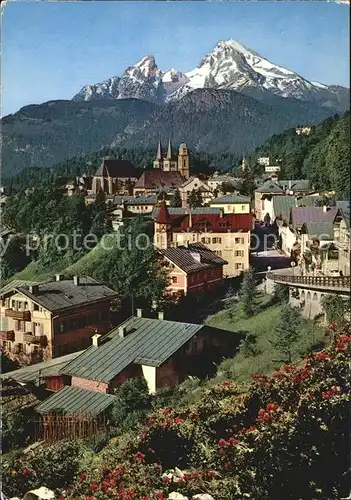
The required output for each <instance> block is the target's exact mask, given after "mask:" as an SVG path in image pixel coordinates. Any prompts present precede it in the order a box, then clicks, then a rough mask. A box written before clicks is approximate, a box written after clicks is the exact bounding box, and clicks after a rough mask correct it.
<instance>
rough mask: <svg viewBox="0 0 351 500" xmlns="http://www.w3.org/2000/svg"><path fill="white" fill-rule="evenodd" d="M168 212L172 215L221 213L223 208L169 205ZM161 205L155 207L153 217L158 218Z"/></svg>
mask: <svg viewBox="0 0 351 500" xmlns="http://www.w3.org/2000/svg"><path fill="white" fill-rule="evenodd" d="M167 209H168V212H169V214H170V215H171V216H176V215H189V214H190V213H191V214H192V215H199V214H220V213H222V209H221V208H220V207H195V208H191V209H190V208H185V207H167ZM159 210H160V209H159V207H155V208H154V209H153V211H152V215H151V216H152V218H153V219H156V217H157V215H158V212H159Z"/></svg>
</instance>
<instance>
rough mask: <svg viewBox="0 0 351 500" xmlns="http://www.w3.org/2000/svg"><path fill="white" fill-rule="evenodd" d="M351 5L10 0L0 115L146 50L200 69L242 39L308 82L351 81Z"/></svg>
mask: <svg viewBox="0 0 351 500" xmlns="http://www.w3.org/2000/svg"><path fill="white" fill-rule="evenodd" d="M348 16H349V6H348V5H341V4H334V3H326V2H324V1H320V2H318V1H317V2H311V1H309V2H297V1H290V2H278V1H276V2H267V1H265V2H211V1H210V2H201V1H192V2H190V1H188V2H184V1H183V2H162V1H154V2H146V1H142V2H138V1H136V2H121V1H120V2H104V1H94V2H89V1H85V2H84V1H76V2H66V1H64V2H63V1H62V2H47V1H43V2H41V1H37V2H17V1H13V2H8V3H7V4H6V6H5V7H4V8H3V9H2V68H1V69H2V110H1V114H2V116H4V115H7V114H9V113H14V112H16V111H17V110H18V109H19V108H21V107H22V106H25V105H28V104H37V103H41V102H45V101H48V100H53V99H70V98H72V97H73V95H74V94H76V93H77V92H78V91H79V90H80V89H81V87H82V86H83V85H86V84H93V83H97V82H101V81H103V80H105V79H107V78H110V77H112V76H119V75H121V74H122V73H123V71H124V70H125V69H126V68H127V67H128V66H131V65H133V64H135V63H136V62H137V61H138V60H140V59H141V58H142V57H143V56H145V55H154V56H155V58H156V64H157V65H158V67H159V68H160V69H161V70H163V71H166V70H168V69H170V68H171V67H173V68H175V69H178V70H181V71H183V72H186V71H190V70H191V69H193V68H194V67H195V66H197V65H198V64H199V63H200V61H201V59H202V58H203V57H204V56H205V55H206V54H207V53H209V52H210V51H211V50H212V49H213V48H214V46H215V45H216V43H217V42H218V41H219V40H227V39H229V38H232V39H234V40H238V41H240V42H241V43H242V44H244V45H246V46H247V47H248V48H251V49H253V50H255V51H256V52H258V53H259V54H261V55H263V56H264V57H266V58H267V59H268V60H270V61H271V62H273V63H277V64H280V65H281V66H285V67H287V68H289V69H291V70H293V71H296V72H297V73H299V74H300V75H302V76H304V77H305V78H307V79H308V80H312V81H320V82H322V83H326V84H338V85H344V86H349V63H348V49H349V31H348V25H349V19H348Z"/></svg>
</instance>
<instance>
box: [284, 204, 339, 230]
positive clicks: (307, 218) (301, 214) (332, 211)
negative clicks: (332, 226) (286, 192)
mask: <svg viewBox="0 0 351 500" xmlns="http://www.w3.org/2000/svg"><path fill="white" fill-rule="evenodd" d="M338 212H339V209H338V208H337V207H331V208H328V209H327V211H325V210H324V207H295V208H292V209H291V211H290V221H289V222H290V224H291V225H292V227H293V228H294V229H299V228H301V227H302V225H303V224H304V223H307V222H314V223H320V222H322V223H323V222H329V221H331V222H334V220H335V217H336V216H337V214H338Z"/></svg>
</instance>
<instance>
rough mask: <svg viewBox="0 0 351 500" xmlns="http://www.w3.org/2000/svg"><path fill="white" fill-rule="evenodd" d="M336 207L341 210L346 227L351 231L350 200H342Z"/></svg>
mask: <svg viewBox="0 0 351 500" xmlns="http://www.w3.org/2000/svg"><path fill="white" fill-rule="evenodd" d="M336 206H337V207H338V208H339V210H340V215H341V216H342V218H343V219H344V221H345V223H346V226H347V227H348V229H350V202H349V200H341V201H337V202H336Z"/></svg>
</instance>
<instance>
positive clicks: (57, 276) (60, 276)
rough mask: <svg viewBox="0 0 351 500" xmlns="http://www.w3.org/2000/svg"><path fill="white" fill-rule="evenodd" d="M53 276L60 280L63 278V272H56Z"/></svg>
mask: <svg viewBox="0 0 351 500" xmlns="http://www.w3.org/2000/svg"><path fill="white" fill-rule="evenodd" d="M55 278H56V281H62V280H63V274H56V276H55Z"/></svg>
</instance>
